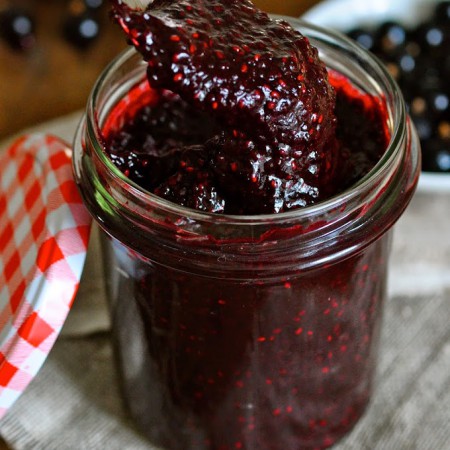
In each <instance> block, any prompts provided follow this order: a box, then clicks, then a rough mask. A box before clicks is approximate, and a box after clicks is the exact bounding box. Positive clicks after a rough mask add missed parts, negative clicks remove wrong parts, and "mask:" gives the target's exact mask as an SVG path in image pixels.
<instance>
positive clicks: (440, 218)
mask: <svg viewBox="0 0 450 450" xmlns="http://www.w3.org/2000/svg"><path fill="white" fill-rule="evenodd" d="M79 116H80V114H79V113H77V114H74V115H72V116H69V117H65V118H63V119H60V120H57V121H54V122H51V123H47V124H45V125H44V126H42V127H40V129H44V130H45V131H46V132H51V133H54V134H56V135H58V136H60V137H62V138H64V139H66V140H68V141H70V140H72V136H73V134H74V130H75V127H76V124H77V122H78V119H79ZM449 176H450V175H449ZM449 221H450V192H448V193H439V194H437V193H422V192H418V193H417V194H416V196H415V197H414V199H413V200H412V203H411V205H410V206H409V208H408V209H407V211H406V213H405V214H404V215H403V216H402V218H401V219H400V221H399V222H398V223H397V225H396V226H395V231H394V239H393V251H392V255H391V260H390V279H389V298H388V301H387V303H386V306H385V311H384V318H383V324H382V333H381V345H380V356H379V365H378V371H377V376H376V385H375V392H374V395H373V398H372V401H371V403H370V405H369V408H368V410H367V412H366V414H365V415H364V417H363V418H362V420H361V421H360V422H359V423H358V424H357V426H356V427H355V428H354V430H353V431H352V432H351V433H350V434H349V435H348V436H347V437H345V438H344V439H343V440H342V441H340V442H339V443H338V444H337V445H335V446H334V447H333V449H334V450H366V449H367V450H372V449H377V450H391V449H392V450H414V449H417V450H419V449H420V450H428V449H429V450H446V449H450V325H449V323H450V320H449V319H450V223H449ZM100 257H101V255H100V252H99V244H98V236H97V230H94V233H93V235H92V239H91V242H90V247H89V251H88V260H87V263H86V269H85V273H84V276H83V278H82V281H81V287H80V291H79V293H78V295H77V299H76V301H75V305H74V307H73V309H72V311H71V312H70V314H69V317H68V320H67V322H66V324H65V326H64V328H63V332H62V334H61V335H60V337H59V338H58V340H57V342H56V344H55V347H54V348H53V350H52V352H51V353H50V356H49V357H48V359H47V361H46V362H45V364H44V366H43V368H42V370H41V371H40V372H39V374H38V376H37V377H36V378H35V379H34V380H33V381H32V383H31V384H30V386H29V387H28V389H27V390H26V391H25V393H24V394H23V395H22V397H21V398H20V399H19V400H18V401H17V402H16V403H15V405H14V406H13V408H12V409H11V410H10V411H9V413H8V414H7V415H6V417H4V419H3V420H2V421H1V422H0V434H1V435H2V436H3V438H4V439H5V440H6V441H7V442H8V444H9V445H10V446H11V447H12V449H14V450H29V449H30V450H31V449H33V450H72V449H73V450H75V449H86V450H91V449H92V450H96V449H102V450H103V449H111V450H115V449H117V450H119V449H120V450H149V449H150V450H151V449H154V448H155V447H153V446H152V445H151V444H149V443H148V442H147V441H146V440H145V439H144V438H143V437H142V436H140V434H139V433H138V432H137V431H136V430H135V428H134V427H133V424H132V423H131V421H130V420H129V418H128V417H127V415H126V412H125V410H124V407H123V404H122V402H121V398H120V390H119V384H118V378H117V373H116V370H115V365H114V358H113V352H112V347H111V342H110V334H109V320H108V312H107V306H106V299H105V293H104V289H103V274H102V269H101V264H99V259H100ZM286 450H290V449H286ZM295 450H297V449H295Z"/></svg>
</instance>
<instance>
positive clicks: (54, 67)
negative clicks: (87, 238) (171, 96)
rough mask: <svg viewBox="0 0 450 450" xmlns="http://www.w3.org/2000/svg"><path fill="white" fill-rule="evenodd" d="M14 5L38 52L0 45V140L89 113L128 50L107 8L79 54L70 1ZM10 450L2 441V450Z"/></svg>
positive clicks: (298, 5) (291, 9)
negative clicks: (21, 8)
mask: <svg viewBox="0 0 450 450" xmlns="http://www.w3.org/2000/svg"><path fill="white" fill-rule="evenodd" d="M1 3H2V2H1V1H0V6H1ZM3 3H4V2H3ZM11 3H14V4H16V3H17V4H24V5H26V6H27V7H29V8H30V9H31V11H32V12H33V15H34V16H35V18H36V34H37V41H36V46H35V48H34V49H33V50H32V51H31V52H29V53H26V54H21V53H18V52H14V51H12V50H10V49H9V47H8V46H7V45H5V44H4V43H3V42H0V139H2V138H5V137H7V136H9V135H12V134H14V133H17V132H19V131H20V130H22V129H24V128H26V127H28V126H32V125H35V124H37V123H40V122H43V121H45V120H48V119H51V118H55V117H58V116H61V115H63V114H67V113H69V112H72V111H74V110H77V109H80V108H82V107H84V105H85V104H86V100H87V97H88V95H89V91H90V89H91V87H92V85H93V83H94V81H95V79H96V78H97V77H98V75H99V74H100V72H101V71H102V70H103V68H104V67H105V66H106V64H107V63H108V62H109V61H110V60H111V59H112V58H113V57H114V56H115V55H117V53H118V52H119V51H120V50H121V49H123V48H125V42H124V39H123V36H122V34H121V33H120V32H119V29H118V27H117V26H115V25H113V24H111V23H110V21H109V18H108V13H107V5H105V8H104V10H103V11H102V12H101V18H102V19H101V26H102V32H101V35H100V38H99V39H98V41H97V42H96V43H95V44H94V45H93V46H92V47H90V48H89V49H88V50H87V51H79V50H77V49H75V48H74V47H73V46H71V45H70V44H68V43H67V42H66V41H64V39H63V38H62V33H61V27H62V22H63V20H64V17H65V14H67V12H68V3H69V2H68V1H66V0H64V1H63V0H46V1H38V0H34V1H32V0H28V1H27V0H21V1H20V0H19V1H17V2H16V1H12V2H11ZM105 3H106V2H105ZM314 3H317V1H316V0H280V1H276V0H255V4H257V5H258V6H260V7H261V8H262V9H264V10H265V11H268V12H272V13H277V14H286V15H290V16H294V17H296V16H299V15H300V14H301V13H302V12H304V11H305V10H306V9H308V8H309V7H310V6H311V5H313V4H314ZM8 449H9V447H8V446H7V444H6V443H4V442H2V441H1V438H0V450H8Z"/></svg>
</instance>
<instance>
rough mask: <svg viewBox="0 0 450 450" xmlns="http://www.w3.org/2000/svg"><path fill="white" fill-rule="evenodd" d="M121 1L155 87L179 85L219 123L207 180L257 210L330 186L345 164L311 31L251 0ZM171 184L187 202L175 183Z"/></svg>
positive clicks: (121, 16)
mask: <svg viewBox="0 0 450 450" xmlns="http://www.w3.org/2000/svg"><path fill="white" fill-rule="evenodd" d="M113 5H114V9H113V11H114V13H115V17H116V20H117V21H118V22H119V24H120V25H121V27H122V28H123V30H124V32H125V34H126V35H127V37H128V39H129V41H130V42H131V43H132V44H133V45H134V46H135V47H136V49H137V50H138V51H139V52H140V53H141V54H142V55H143V58H144V59H145V60H146V61H147V63H148V80H149V83H150V85H151V86H152V88H154V89H167V90H170V91H172V92H176V93H177V94H179V95H180V97H181V98H183V100H185V101H186V102H188V103H189V104H190V105H191V106H192V107H194V108H196V109H199V110H202V111H204V112H205V113H207V114H209V115H210V116H211V117H214V119H215V120H216V122H217V124H218V125H219V126H220V133H218V134H217V135H215V136H214V137H213V138H212V140H210V141H209V142H208V143H207V145H206V146H207V150H206V151H207V153H208V159H209V160H210V162H211V164H209V166H210V167H209V168H208V169H207V170H208V172H210V174H211V177H210V178H208V179H207V181H205V187H203V186H202V189H205V190H206V191H207V192H208V193H209V194H210V195H211V196H215V197H216V196H218V197H220V200H219V203H222V204H224V203H226V202H227V198H230V199H232V200H231V202H232V203H233V204H234V205H233V206H234V209H236V210H237V211H236V212H239V210H242V212H245V213H248V214H261V213H273V212H281V211H286V210H289V209H292V208H296V207H299V206H305V205H308V204H311V203H313V202H315V201H317V200H319V199H321V198H324V196H327V195H328V181H329V180H331V179H332V177H333V174H334V173H335V169H336V152H335V151H334V150H333V149H334V147H335V145H336V142H335V132H334V131H335V116H334V104H335V95H334V91H333V89H332V87H331V86H330V84H329V83H328V77H327V71H326V68H325V66H324V65H323V64H322V62H321V61H320V60H319V58H318V52H317V50H316V49H315V48H314V47H313V46H311V45H310V43H309V41H308V39H307V38H305V37H304V36H303V35H301V34H300V33H298V32H297V31H295V30H293V29H292V28H291V27H290V26H289V25H288V24H287V23H285V22H282V21H276V20H272V19H270V18H269V17H268V15H267V14H266V13H264V12H262V11H260V10H258V9H257V8H256V7H255V6H253V4H252V3H251V2H249V1H247V0H243V1H242V0H239V1H237V0H228V1H225V2H223V1H217V0H208V1H204V0H195V1H179V2H171V1H167V0H156V1H155V2H153V3H151V4H150V5H149V6H148V7H147V8H146V9H145V10H133V9H130V8H129V7H128V6H126V4H124V3H123V2H122V1H120V0H117V1H113ZM189 159H190V158H189ZM197 162H198V158H195V157H194V158H193V160H192V161H190V163H192V164H193V167H194V169H195V170H196V171H198V172H201V171H203V165H202V163H203V158H201V163H200V166H199V167H197V165H196V163H197ZM179 177H180V178H182V179H184V178H185V176H184V174H180V175H179ZM182 184H183V183H182ZM165 191H168V192H169V193H168V196H169V198H171V199H173V197H179V198H180V200H182V201H183V199H182V197H183V196H182V195H180V193H179V192H173V189H172V187H171V186H165V187H164V189H163V190H162V191H161V192H160V194H162V195H164V192H165ZM216 193H217V194H216ZM190 200H191V199H190V198H189V197H187V198H186V201H187V202H189V201H190ZM213 204H215V202H213ZM224 208H225V209H229V208H227V207H226V206H224ZM213 209H216V207H215V206H214V207H213Z"/></svg>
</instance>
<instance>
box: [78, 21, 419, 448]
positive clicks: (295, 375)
mask: <svg viewBox="0 0 450 450" xmlns="http://www.w3.org/2000/svg"><path fill="white" fill-rule="evenodd" d="M290 22H291V24H293V26H294V27H296V28H298V29H300V30H301V31H302V33H303V34H305V35H306V36H308V38H309V39H310V41H311V42H312V43H313V45H314V46H316V47H317V48H318V50H319V55H320V58H321V60H322V61H323V62H324V63H325V65H326V67H327V69H328V71H329V74H330V78H331V79H332V82H333V85H334V87H335V89H336V91H337V95H338V100H337V101H338V103H337V104H338V105H340V106H339V111H337V114H338V115H340V117H341V120H343V121H345V120H347V124H346V127H347V128H346V127H345V126H344V125H342V128H341V129H340V131H339V132H338V136H339V138H340V139H341V144H342V146H341V149H342V153H341V156H342V158H343V159H345V158H344V156H343V155H347V157H346V158H347V159H346V161H347V163H346V164H345V165H344V166H343V167H344V168H345V169H341V170H342V174H341V176H340V177H339V179H340V180H341V181H340V184H339V186H336V187H335V189H333V192H332V193H331V194H330V196H329V197H327V198H323V199H320V201H318V202H316V203H313V204H308V205H304V206H303V207H300V208H294V209H291V210H288V211H284V212H280V213H267V214H264V213H263V214H236V211H234V209H233V207H232V206H231V209H230V212H229V211H227V210H226V209H223V210H220V211H214V208H216V207H217V208H219V209H221V208H220V205H221V204H222V203H220V201H219V199H218V197H214V198H213V197H211V196H210V197H208V198H207V199H206V204H207V205H209V206H211V205H214V208H213V210H210V209H202V208H201V207H200V208H194V207H193V206H194V205H192V204H187V205H184V206H183V205H179V204H177V203H175V202H174V201H172V199H171V198H162V196H159V195H157V193H158V192H157V191H156V189H157V187H158V186H159V185H161V183H164V180H163V179H155V178H154V177H153V176H152V177H150V178H151V179H153V184H151V185H145V184H144V187H143V186H142V184H143V183H145V181H143V180H144V179H149V178H148V177H147V174H148V173H149V171H151V170H152V169H151V167H149V166H153V165H156V166H157V167H158V170H157V173H158V174H161V173H162V174H164V173H165V172H167V171H169V172H170V171H173V170H174V169H173V167H172V165H173V164H174V162H173V161H172V158H171V155H172V152H173V150H172V149H173V147H170V146H168V147H167V148H166V147H164V146H165V145H166V144H167V142H168V139H173V140H174V141H176V140H177V139H182V140H183V142H184V140H186V139H187V140H188V141H189V139H193V142H190V141H189V142H188V143H187V145H188V146H197V145H199V142H198V140H200V141H203V140H204V138H205V135H206V138H208V137H209V134H210V133H215V130H216V127H217V126H218V124H217V123H214V122H211V120H210V119H211V118H210V117H202V116H201V115H200V114H198V113H192V114H191V113H189V114H187V115H188V116H189V117H190V120H191V119H192V120H193V122H192V123H190V125H189V126H188V128H187V131H186V132H184V131H183V130H185V128H184V126H182V125H180V126H177V127H175V131H174V132H173V133H171V132H170V131H168V130H170V129H171V128H170V126H169V127H168V128H167V129H165V128H164V126H160V125H161V123H162V122H164V120H163V118H164V117H165V114H166V111H165V110H164V105H169V107H170V108H171V107H172V106H173V107H174V108H175V107H176V108H179V111H185V105H183V104H181V103H180V102H179V101H178V99H176V98H173V97H171V96H170V94H167V93H161V92H160V91H159V92H158V93H155V91H153V90H152V89H149V87H148V85H147V83H146V82H145V79H146V70H147V65H146V64H145V63H144V62H143V61H142V59H141V57H140V56H139V55H138V54H137V53H135V52H134V51H133V50H129V51H127V52H126V53H124V54H122V55H121V56H119V57H118V58H117V59H116V60H115V61H114V62H113V63H112V64H111V65H110V66H109V67H108V68H107V69H106V71H105V72H104V74H103V75H102V76H101V77H100V79H99V81H98V82H97V84H96V85H95V87H94V89H93V92H92V95H91V98H90V100H89V103H88V108H87V114H86V117H85V118H84V119H83V121H82V124H81V125H80V128H79V130H78V133H77V136H76V139H75V148H74V171H75V177H76V180H77V183H78V185H79V188H80V191H81V193H82V195H83V198H84V200H85V203H86V205H87V207H88V209H89V210H90V212H91V214H92V215H93V216H94V217H95V218H96V219H97V221H98V223H99V224H100V226H101V228H102V230H103V231H104V244H105V245H104V248H105V261H106V263H107V267H106V277H107V283H108V291H109V297H110V301H111V317H112V327H113V336H114V343H115V347H116V351H117V357H118V366H119V369H120V373H121V376H122V386H123V393H124V398H125V401H126V404H127V407H128V409H129V411H130V413H131V415H132V417H133V418H134V420H135V421H136V423H137V424H138V425H139V427H140V429H141V430H142V431H143V432H144V433H145V434H146V435H147V436H148V438H149V439H150V440H151V442H152V443H154V444H156V445H160V446H162V447H163V448H167V449H180V450H181V449H183V450H185V449H192V450H194V449H195V450H202V449H214V450H231V449H253V450H256V449H257V450H285V449H308V448H311V449H313V448H326V447H329V446H331V445H333V444H334V443H335V442H336V441H337V440H338V439H340V438H341V437H342V436H344V435H345V434H346V433H347V432H348V431H349V430H350V429H351V428H352V427H353V425H354V424H355V423H356V422H357V420H358V419H359V418H360V417H361V415H362V414H363V412H364V410H365V408H366V406H367V403H368V401H369V399H370V396H371V393H372V381H373V376H374V371H375V368H376V357H377V354H376V349H377V343H378V334H379V329H380V323H381V317H382V308H383V302H384V299H385V296H386V280H387V267H388V266H387V263H388V257H389V248H390V238H391V229H392V226H393V224H394V223H395V221H396V220H397V219H398V218H399V217H400V215H401V214H402V212H403V211H404V209H405V208H406V206H407V204H408V203H409V200H410V198H411V196H412V194H413V191H414V188H415V185H416V183H417V178H418V174H419V171H420V150H419V146H418V138H417V136H416V133H415V130H414V129H413V128H412V127H411V122H410V121H409V120H408V119H407V116H406V113H405V107H404V103H403V100H402V97H401V95H400V93H399V92H398V89H397V87H396V84H395V83H394V82H393V81H392V79H391V77H390V76H389V75H388V73H387V72H386V70H385V69H384V68H383V66H382V65H381V64H380V63H379V62H378V61H377V60H375V59H373V58H372V57H371V56H370V55H369V54H368V53H367V52H366V51H364V50H362V49H361V48H360V47H358V46H356V45H354V44H352V43H350V42H349V41H347V40H345V39H343V38H341V37H339V36H338V35H334V34H332V33H330V32H328V31H323V30H321V29H319V28H316V27H314V26H311V25H307V24H304V23H302V22H300V21H297V20H294V19H292V20H290ZM143 105H144V106H143ZM145 105H150V108H149V109H147V110H143V109H142V108H143V107H144V109H145V108H146V106H145ZM152 111H153V113H152ZM154 111H158V115H157V116H156V117H155V116H154V115H153V114H154ZM374 111H375V112H376V113H374V114H372V113H373V112H374ZM145 114H149V115H150V116H146V117H147V118H148V117H152V119H151V120H153V119H154V120H155V126H157V125H158V124H159V125H158V126H159V128H158V129H159V130H160V132H161V134H160V135H158V136H156V135H154V136H153V138H152V139H153V140H152V141H151V142H150V141H148V142H147V143H148V145H149V148H153V147H152V146H155V145H157V146H158V148H159V149H161V148H163V150H164V151H165V155H166V156H167V158H165V159H164V158H163V159H158V158H157V159H155V158H153V159H152V158H151V154H150V156H149V154H146V155H144V156H143V157H144V158H147V159H148V162H147V163H145V164H142V159H141V158H139V156H142V155H138V154H137V153H138V152H136V151H133V145H132V143H133V139H135V136H133V135H132V133H128V132H127V131H130V130H132V129H133V127H134V126H136V127H135V129H134V130H135V131H136V130H139V126H137V125H136V124H137V123H138V122H139V120H140V118H141V117H142V115H145ZM180 114H184V113H183V112H182V113H180ZM196 114H197V115H196ZM349 114H350V116H349ZM352 115H357V116H358V117H352ZM146 120H147V119H146ZM158 121H159V122H158ZM198 121H201V124H200V126H199V122H198ZM358 121H359V122H358ZM182 122H183V123H185V122H184V121H182ZM219 126H220V124H219ZM337 126H338V127H339V124H338V125H337ZM118 130H122V131H123V134H121V132H122V131H118ZM377 140H379V142H381V144H380V145H383V146H385V147H386V148H385V149H384V151H382V152H380V147H379V146H378V145H374V141H377ZM120 142H121V143H122V144H123V145H122V144H120ZM343 144H346V145H343ZM127 145H129V147H127ZM121 146H122V150H123V148H125V149H126V151H124V152H122V153H121ZM175 147H176V145H175ZM350 147H353V149H352V148H350ZM356 147H358V152H359V153H358V152H356V153H355V151H354V149H355V148H356ZM344 149H345V151H344ZM150 153H151V152H150ZM195 155H196V157H197V159H196V160H195V163H196V164H197V163H198V160H199V159H200V158H201V155H200V156H199V154H195ZM349 155H350V156H349ZM351 155H353V156H351ZM354 155H357V156H354ZM188 156H189V158H190V159H189V161H190V160H191V159H192V158H194V157H193V156H190V155H188ZM186 159H188V158H186ZM199 164H203V163H199ZM201 167H202V166H201ZM209 192H211V191H209ZM203 199H204V197H203ZM201 204H202V203H201V202H200V205H201ZM217 205H219V206H217ZM224 208H225V207H224ZM239 208H241V206H239ZM239 208H238V209H239ZM238 212H239V211H238Z"/></svg>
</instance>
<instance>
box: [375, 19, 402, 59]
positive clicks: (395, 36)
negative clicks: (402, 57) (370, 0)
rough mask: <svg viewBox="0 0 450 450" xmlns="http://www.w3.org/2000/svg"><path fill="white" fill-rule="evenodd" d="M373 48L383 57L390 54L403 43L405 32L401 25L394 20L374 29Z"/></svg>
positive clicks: (397, 49) (393, 53)
mask: <svg viewBox="0 0 450 450" xmlns="http://www.w3.org/2000/svg"><path fill="white" fill-rule="evenodd" d="M375 36H376V40H375V45H374V47H375V50H376V52H377V53H381V54H383V55H384V56H385V57H387V56H392V55H395V54H396V53H398V51H399V50H400V49H401V48H402V47H403V46H404V45H405V43H406V39H407V32H406V29H405V27H404V26H403V25H400V24H399V23H397V22H394V21H388V22H385V23H383V24H382V25H381V26H380V27H379V28H378V30H377V31H376V34H375Z"/></svg>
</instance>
